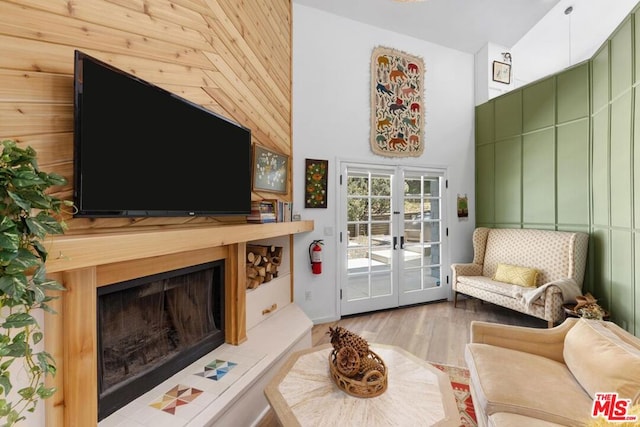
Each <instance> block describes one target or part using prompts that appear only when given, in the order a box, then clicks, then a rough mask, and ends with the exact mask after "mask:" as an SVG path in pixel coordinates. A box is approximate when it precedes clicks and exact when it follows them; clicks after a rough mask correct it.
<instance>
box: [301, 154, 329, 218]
mask: <svg viewBox="0 0 640 427" xmlns="http://www.w3.org/2000/svg"><path fill="white" fill-rule="evenodd" d="M328 170H329V161H328V160H314V159H305V168H304V179H305V183H304V207H305V208H326V207H327V172H328Z"/></svg>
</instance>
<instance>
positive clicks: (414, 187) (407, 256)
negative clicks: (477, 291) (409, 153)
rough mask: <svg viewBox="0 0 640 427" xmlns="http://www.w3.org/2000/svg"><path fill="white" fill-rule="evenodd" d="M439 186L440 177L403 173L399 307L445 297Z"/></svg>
mask: <svg viewBox="0 0 640 427" xmlns="http://www.w3.org/2000/svg"><path fill="white" fill-rule="evenodd" d="M443 184H444V177H443V175H442V174H438V173H435V172H427V171H407V170H405V171H404V188H403V200H402V204H403V206H404V213H403V219H404V220H403V227H404V228H403V230H404V233H403V236H404V241H403V242H402V247H401V252H402V256H401V266H400V267H399V269H400V270H401V271H402V280H401V281H400V284H401V289H400V305H404V304H415V303H419V302H425V301H430V300H435V299H440V298H446V297H447V294H446V290H444V288H443V287H442V278H441V271H442V261H441V258H442V257H441V252H442V240H441V238H442V229H443V225H442V215H441V213H442V188H443ZM433 290H436V291H433Z"/></svg>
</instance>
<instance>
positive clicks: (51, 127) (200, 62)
mask: <svg viewBox="0 0 640 427" xmlns="http://www.w3.org/2000/svg"><path fill="white" fill-rule="evenodd" d="M75 49H79V50H82V51H85V52H86V53H88V54H90V55H92V56H95V57H97V58H99V59H101V60H103V61H105V62H108V63H110V64H113V65H114V66H116V67H118V68H121V69H123V70H125V71H127V72H129V73H132V74H134V75H136V76H139V77H140V78H142V79H144V80H147V81H150V82H151V83H154V84H156V85H158V86H160V87H162V88H164V89H166V90H169V91H171V92H173V93H176V94H178V95H180V96H182V97H184V98H186V99H189V100H190V101H192V102H195V103H197V104H199V105H202V106H204V107H205V108H208V109H210V110H212V111H214V112H216V113H218V114H221V115H223V116H226V117H229V118H231V119H232V120H235V121H237V122H239V123H241V124H243V125H244V126H247V127H249V128H250V129H251V130H252V136H253V142H254V143H257V144H260V145H262V146H265V147H267V148H270V149H273V150H276V151H279V152H281V153H283V154H286V155H289V156H291V154H292V147H291V2H290V0H278V1H275V2H273V1H267V0H258V1H254V2H237V1H235V0H173V1H166V0H145V1H143V0H83V1H79V2H69V1H66V0H8V1H4V2H0V117H2V118H3V119H2V120H1V121H0V139H5V138H12V139H17V140H18V141H19V142H20V143H22V144H25V145H32V146H33V147H34V148H35V149H36V150H37V151H38V153H39V163H40V166H41V167H42V169H43V170H45V171H47V172H49V171H55V172H58V173H62V174H63V175H64V176H65V177H66V178H67V179H68V180H69V183H70V184H69V186H67V187H64V188H59V189H55V191H54V192H55V194H56V195H57V196H58V197H62V198H66V199H70V198H71V197H72V194H73V187H72V184H71V183H72V182H73V51H74V50H75ZM290 176H291V174H289V177H290ZM289 180H290V178H289ZM288 188H289V191H288V193H287V194H285V195H283V196H282V197H281V198H282V199H285V200H288V201H290V200H291V183H290V182H289V185H288ZM214 191H215V190H214ZM252 197H253V198H254V199H258V198H261V197H272V195H269V194H268V193H264V194H260V193H255V194H253V196H252ZM66 220H67V223H68V225H69V227H70V230H76V231H77V230H83V229H88V228H95V229H105V228H114V227H116V228H119V227H127V228H131V227H146V226H157V225H160V224H171V225H181V224H185V223H189V224H193V223H205V224H209V223H220V224H223V223H237V222H238V219H237V218H228V217H217V218H163V219H160V218H154V219H126V220H121V219H113V218H101V219H96V220H86V219H74V218H72V217H71V215H70V214H69V215H67V216H66Z"/></svg>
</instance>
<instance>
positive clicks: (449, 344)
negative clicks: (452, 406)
mask: <svg viewBox="0 0 640 427" xmlns="http://www.w3.org/2000/svg"><path fill="white" fill-rule="evenodd" d="M472 320H484V321H488V322H496V323H504V324H510V325H521V326H530V327H536V328H546V327H547V322H546V321H545V320H542V319H537V318H535V317H531V316H527V315H525V314H522V313H518V312H516V311H513V310H509V309H506V308H503V307H499V306H496V305H493V304H490V303H486V302H482V301H480V300H477V299H467V298H464V297H463V298H460V296H459V297H458V304H457V307H455V308H454V307H453V302H451V301H439V302H433V303H428V304H421V305H416V306H410V307H404V308H397V309H393V310H385V311H379V312H375V313H368V314H363V315H354V316H348V317H344V318H342V319H340V320H339V321H337V322H331V323H324V324H318V325H315V326H314V327H313V329H312V342H313V345H314V346H315V345H319V344H324V343H328V342H329V336H328V335H327V332H328V330H329V327H335V326H336V325H340V326H342V327H344V328H347V329H348V330H350V331H351V332H354V333H356V334H358V335H360V336H361V337H363V338H364V339H366V340H367V341H369V342H370V343H378V344H389V345H396V346H399V347H402V348H404V349H405V350H407V351H409V352H411V353H413V354H415V355H416V356H418V357H420V358H421V359H424V360H427V361H430V362H436V363H444V364H447V365H455V366H465V363H464V346H465V344H466V343H467V342H469V324H470V323H471V321H472Z"/></svg>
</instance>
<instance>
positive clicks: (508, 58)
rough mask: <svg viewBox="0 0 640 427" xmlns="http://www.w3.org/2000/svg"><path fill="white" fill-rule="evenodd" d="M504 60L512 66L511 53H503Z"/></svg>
mask: <svg viewBox="0 0 640 427" xmlns="http://www.w3.org/2000/svg"><path fill="white" fill-rule="evenodd" d="M502 59H503V60H504V62H507V63H509V64H511V54H510V53H509V52H502Z"/></svg>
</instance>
